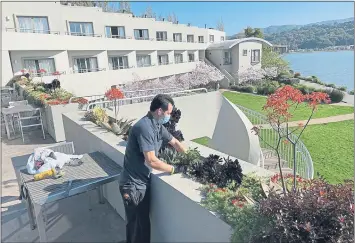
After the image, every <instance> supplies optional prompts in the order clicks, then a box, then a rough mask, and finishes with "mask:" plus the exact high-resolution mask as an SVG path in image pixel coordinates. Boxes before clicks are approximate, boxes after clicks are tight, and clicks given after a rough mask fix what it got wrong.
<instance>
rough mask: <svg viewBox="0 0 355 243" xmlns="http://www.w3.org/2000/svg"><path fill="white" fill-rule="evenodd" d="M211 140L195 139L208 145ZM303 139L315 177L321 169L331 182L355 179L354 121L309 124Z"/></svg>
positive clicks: (321, 172) (322, 173) (206, 138)
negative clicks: (311, 161) (310, 158)
mask: <svg viewBox="0 0 355 243" xmlns="http://www.w3.org/2000/svg"><path fill="white" fill-rule="evenodd" d="M261 135H262V134H261ZM209 140H210V138H208V137H201V138H197V139H194V140H193V141H194V142H196V143H199V144H201V145H204V146H208V142H209ZM301 140H302V142H303V143H304V144H305V145H306V148H307V149H308V151H309V153H310V154H311V157H312V160H313V166H314V175H315V177H317V172H319V173H320V174H321V175H322V176H324V177H325V179H326V180H327V181H329V182H330V183H342V182H343V181H344V179H351V178H354V120H349V121H342V122H334V123H328V124H321V125H309V126H308V127H307V128H306V130H305V131H304V132H303V134H302V137H301Z"/></svg>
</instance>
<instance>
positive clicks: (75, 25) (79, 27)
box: [69, 22, 94, 36]
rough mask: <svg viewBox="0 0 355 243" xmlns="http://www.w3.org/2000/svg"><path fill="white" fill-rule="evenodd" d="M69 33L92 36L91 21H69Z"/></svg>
mask: <svg viewBox="0 0 355 243" xmlns="http://www.w3.org/2000/svg"><path fill="white" fill-rule="evenodd" d="M69 27H70V34H71V35H76V36H94V28H93V27H92V23H84V22H82V23H79V22H69Z"/></svg>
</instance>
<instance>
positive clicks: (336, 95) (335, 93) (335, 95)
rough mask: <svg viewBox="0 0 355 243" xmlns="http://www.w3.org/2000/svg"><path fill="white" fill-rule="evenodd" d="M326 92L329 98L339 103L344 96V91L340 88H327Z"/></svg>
mask: <svg viewBox="0 0 355 243" xmlns="http://www.w3.org/2000/svg"><path fill="white" fill-rule="evenodd" d="M327 93H328V95H329V98H330V100H331V101H332V102H333V103H339V102H341V101H342V100H343V98H344V93H343V92H342V91H340V90H337V89H333V90H327Z"/></svg>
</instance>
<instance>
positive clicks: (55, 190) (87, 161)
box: [20, 152, 122, 205]
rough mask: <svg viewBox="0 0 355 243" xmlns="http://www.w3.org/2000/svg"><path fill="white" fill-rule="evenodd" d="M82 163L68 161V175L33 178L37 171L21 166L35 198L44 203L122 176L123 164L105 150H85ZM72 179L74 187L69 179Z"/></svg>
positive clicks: (33, 198)
mask: <svg viewBox="0 0 355 243" xmlns="http://www.w3.org/2000/svg"><path fill="white" fill-rule="evenodd" d="M81 161H82V162H83V163H82V164H81V165H78V166H69V165H64V167H63V171H64V173H65V174H64V176H62V177H61V178H57V179H54V178H47V179H43V180H40V181H33V175H30V174H28V173H27V170H26V169H23V170H20V177H21V180H22V182H23V184H24V185H25V187H26V188H27V189H28V193H29V196H30V197H31V200H32V202H34V203H36V204H39V205H43V204H46V203H49V202H53V201H57V200H60V199H63V198H67V197H70V196H73V195H76V194H79V193H82V192H86V191H88V190H91V189H94V188H96V187H98V186H100V185H102V184H106V183H109V182H111V181H115V180H118V178H119V175H120V173H121V171H122V167H121V166H119V165H118V164H116V163H115V162H114V161H113V160H111V159H110V158H109V157H107V156H106V155H105V154H103V153H101V152H93V153H89V154H84V155H83V158H82V159H81ZM70 180H72V183H71V187H70V190H68V189H69V184H70V183H69V181H70Z"/></svg>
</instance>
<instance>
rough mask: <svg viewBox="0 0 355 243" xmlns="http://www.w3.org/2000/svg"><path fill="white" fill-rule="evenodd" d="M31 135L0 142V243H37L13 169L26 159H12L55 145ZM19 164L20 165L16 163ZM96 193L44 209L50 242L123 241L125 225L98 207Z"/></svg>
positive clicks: (104, 206) (38, 134)
mask: <svg viewBox="0 0 355 243" xmlns="http://www.w3.org/2000/svg"><path fill="white" fill-rule="evenodd" d="M46 137H47V138H46V140H43V138H42V134H41V132H40V131H39V132H33V133H32V134H30V135H29V136H27V139H26V140H25V141H26V143H25V144H24V143H23V142H22V139H21V138H19V139H14V140H11V141H9V140H7V139H5V138H4V137H3V138H2V141H1V147H2V163H1V166H2V171H1V182H2V183H1V189H2V195H1V228H2V234H1V242H36V241H38V240H39V237H38V231H37V230H31V228H30V226H29V219H28V215H27V210H26V207H25V205H24V203H22V202H21V201H19V200H18V197H19V186H18V183H17V178H16V174H15V167H17V166H22V164H23V165H26V162H27V161H26V160H25V159H24V160H18V159H17V160H16V161H15V160H13V159H12V158H13V157H18V156H23V155H26V154H30V153H32V152H33V150H34V148H37V147H44V146H46V145H50V144H54V141H53V139H52V138H51V137H50V136H49V135H48V134H47V136H46ZM20 161H21V165H18V163H17V162H20ZM96 192H97V191H96V190H93V191H91V192H88V193H83V194H80V195H78V196H74V197H70V198H67V199H64V200H60V201H59V202H56V203H50V204H48V205H47V206H46V215H47V227H46V230H47V238H48V241H49V242H120V241H122V240H123V239H124V238H125V222H124V220H123V219H122V218H121V217H120V216H119V215H118V214H117V212H115V210H114V209H113V208H112V207H111V206H110V205H109V203H105V204H99V203H98V194H97V193H96Z"/></svg>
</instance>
